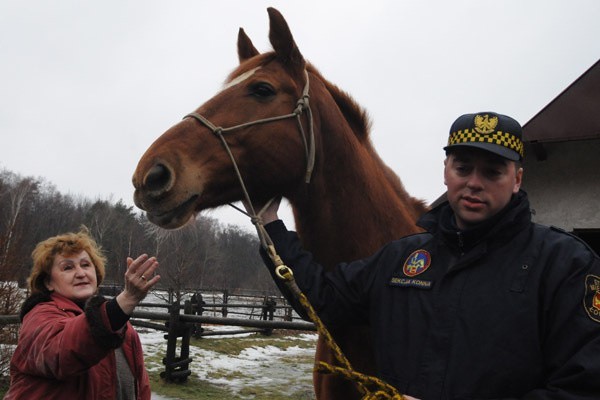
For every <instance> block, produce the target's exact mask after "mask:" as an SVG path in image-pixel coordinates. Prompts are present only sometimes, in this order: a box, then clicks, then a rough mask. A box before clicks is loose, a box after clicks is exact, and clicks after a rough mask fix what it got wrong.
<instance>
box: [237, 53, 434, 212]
mask: <svg viewBox="0 0 600 400" xmlns="http://www.w3.org/2000/svg"><path fill="white" fill-rule="evenodd" d="M275 59H276V55H275V53H274V52H268V53H263V54H260V55H259V56H257V57H252V58H251V59H248V60H246V61H245V62H243V63H242V64H240V66H238V67H237V68H236V69H235V70H234V71H232V72H231V74H229V76H228V77H227V80H226V82H229V81H231V80H232V79H234V78H235V77H236V76H238V75H240V74H241V73H242V71H247V70H250V69H253V68H255V67H259V66H261V65H265V64H267V63H269V62H271V61H273V60H275ZM306 69H307V71H308V72H309V73H311V74H313V75H314V76H316V77H317V78H318V79H319V80H320V81H321V82H322V84H323V85H324V86H325V89H326V90H327V91H328V92H329V94H330V95H331V97H332V98H333V100H334V101H335V103H336V105H337V107H338V108H339V109H340V112H341V113H342V115H343V116H344V118H345V120H346V121H347V123H348V125H349V126H350V129H352V132H353V133H354V135H355V136H356V137H357V139H358V140H359V141H360V142H361V143H362V144H363V146H365V148H366V149H367V151H368V153H369V154H370V155H371V156H372V157H373V160H374V161H375V162H376V163H377V164H378V165H379V166H380V167H381V169H382V171H383V175H384V176H385V178H386V180H387V181H388V182H389V183H390V186H391V187H392V189H393V190H394V192H396V194H397V195H398V197H399V198H402V199H405V200H406V202H407V203H408V204H407V206H408V207H407V209H408V210H409V213H410V214H411V216H412V217H413V218H414V219H415V220H416V219H417V218H418V217H419V216H420V215H421V214H423V213H425V212H426V211H427V210H428V207H427V205H426V203H425V202H424V201H423V200H420V199H416V198H414V197H412V196H410V194H409V193H408V192H407V191H406V189H405V188H404V185H403V184H402V181H401V180H400V178H399V177H398V175H397V174H396V173H395V172H394V171H393V170H392V169H391V168H390V167H389V166H388V165H387V164H386V163H385V162H384V161H383V160H382V159H381V157H380V156H379V154H378V153H377V151H375V148H374V147H373V144H372V142H371V138H370V132H371V126H372V123H371V119H370V117H369V114H368V112H367V111H366V110H365V108H363V107H362V106H360V105H359V104H358V103H357V102H356V101H355V100H354V98H353V97H352V96H351V95H350V94H349V93H348V92H346V91H345V90H342V89H340V88H339V87H338V86H337V85H335V84H334V83H331V82H330V81H329V80H327V79H326V78H324V77H323V75H322V74H321V72H319V70H318V69H317V68H316V67H315V66H314V65H312V64H311V63H309V62H307V64H306Z"/></svg>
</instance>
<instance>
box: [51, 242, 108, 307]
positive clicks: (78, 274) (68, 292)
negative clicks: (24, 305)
mask: <svg viewBox="0 0 600 400" xmlns="http://www.w3.org/2000/svg"><path fill="white" fill-rule="evenodd" d="M46 287H47V288H48V289H49V290H51V291H54V292H55V293H58V294H60V295H61V296H63V297H66V298H68V299H71V300H84V301H85V300H87V299H89V298H90V297H92V296H93V295H94V294H95V293H96V290H97V289H98V279H97V277H96V268H95V267H94V264H93V263H92V260H91V258H90V256H89V255H88V253H87V252H86V251H85V250H84V251H82V252H81V253H79V254H71V255H68V256H65V255H63V254H58V255H56V257H54V263H53V264H52V269H51V270H50V278H49V279H48V281H47V282H46Z"/></svg>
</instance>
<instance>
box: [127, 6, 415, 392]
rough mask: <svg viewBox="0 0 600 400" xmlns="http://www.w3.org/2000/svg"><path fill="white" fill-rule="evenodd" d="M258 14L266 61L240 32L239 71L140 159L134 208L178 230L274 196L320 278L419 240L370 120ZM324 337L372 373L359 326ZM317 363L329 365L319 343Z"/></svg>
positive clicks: (319, 379) (274, 18)
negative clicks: (323, 272) (390, 246)
mask: <svg viewBox="0 0 600 400" xmlns="http://www.w3.org/2000/svg"><path fill="white" fill-rule="evenodd" d="M267 11H268V14H269V21H270V25H269V40H270V43H271V45H272V47H273V51H269V52H266V53H260V52H259V51H258V50H257V49H256V48H255V47H254V45H253V43H252V41H251V40H250V38H249V37H248V36H247V35H246V33H245V31H244V30H243V28H240V29H239V31H238V40H237V52H238V58H239V66H237V68H235V69H234V70H233V72H231V73H230V75H229V76H228V78H227V79H226V81H225V84H224V87H223V89H222V90H221V91H220V92H218V93H217V94H216V95H215V96H214V97H213V98H211V99H209V100H208V101H206V102H205V103H204V104H203V105H201V106H200V107H199V108H197V109H196V110H195V112H193V113H192V114H190V115H188V116H187V117H186V118H184V119H182V120H181V121H180V122H178V123H177V124H175V125H174V126H172V127H171V128H169V129H168V130H167V131H166V132H165V133H164V134H162V135H161V136H160V137H158V139H156V141H155V142H154V143H153V144H151V145H150V147H149V148H148V149H147V150H146V152H145V153H144V154H143V156H142V157H141V159H140V160H139V163H138V165H137V168H136V170H135V172H134V175H133V179H132V180H133V185H134V188H135V192H134V202H135V204H136V205H137V207H139V208H140V209H142V210H144V211H145V212H146V215H147V217H148V219H149V220H150V221H151V222H153V223H154V224H157V225H159V226H161V227H163V228H167V229H176V228H178V227H180V226H182V225H184V224H185V223H186V222H187V221H188V220H190V219H191V218H194V217H195V216H196V214H197V213H199V212H200V211H202V210H205V209H210V208H215V207H219V206H223V205H225V204H228V203H232V202H236V201H239V200H244V198H245V196H246V195H247V196H248V197H249V198H250V199H252V202H253V203H256V204H261V203H262V204H264V203H265V202H267V201H268V199H270V198H273V197H276V196H282V197H284V198H286V199H287V200H288V202H289V204H290V206H291V208H292V212H293V215H294V221H295V225H296V231H297V232H298V235H299V237H300V239H301V241H302V244H303V246H304V247H305V248H306V249H307V250H309V251H311V252H312V253H313V254H314V256H315V259H316V260H319V262H320V263H321V264H322V265H324V266H325V267H326V268H331V267H333V266H334V265H336V264H337V263H339V262H342V261H349V260H354V259H359V258H363V257H366V256H368V255H370V254H372V253H374V252H375V251H376V250H377V249H378V248H380V247H381V246H382V245H383V244H385V243H387V242H389V241H391V240H394V239H397V238H399V237H402V236H405V235H409V234H412V233H415V232H418V231H419V228H417V227H416V226H415V221H416V219H417V218H418V216H419V215H421V214H422V213H424V212H425V211H426V210H427V207H426V206H425V204H424V202H423V201H421V200H419V199H416V198H414V197H411V196H410V195H409V194H408V193H407V191H406V190H405V188H404V186H403V185H402V182H401V180H400V178H399V177H398V176H397V175H396V174H395V173H394V172H393V171H392V169H391V168H389V167H388V166H387V165H386V164H385V163H384V162H383V161H382V159H381V158H380V157H379V156H378V154H377V152H376V151H375V149H374V147H373V145H372V142H371V140H370V138H369V130H370V121H369V118H368V115H367V112H366V111H365V110H364V109H363V108H361V107H360V106H359V105H358V104H357V103H356V102H355V100H354V99H352V97H351V96H350V95H349V94H348V93H346V92H344V91H343V90H341V89H339V88H338V87H337V86H336V85H334V84H332V83H331V82H329V81H328V80H327V79H325V78H324V77H323V76H322V75H321V73H320V72H319V71H318V70H317V69H316V68H315V67H314V66H313V65H312V64H311V63H309V62H307V61H306V60H305V59H304V57H303V55H302V54H301V53H300V51H299V49H298V46H297V45H296V43H295V41H294V38H293V36H292V34H291V31H290V28H289V26H288V24H287V22H286V21H285V19H284V18H283V16H282V15H281V13H280V12H279V11H277V10H276V9H274V8H268V9H267ZM308 111H310V112H308ZM288 117H289V118H288ZM294 117H296V118H294ZM223 127H224V128H223ZM239 179H241V180H242V182H243V184H240V182H239ZM307 182H308V183H307ZM332 335H333V336H334V338H335V340H336V342H337V343H338V344H339V346H340V347H341V349H342V350H343V352H344V354H345V355H346V357H347V358H348V359H349V361H350V362H351V364H352V365H353V367H354V368H355V369H356V370H358V371H360V372H363V373H366V374H371V375H373V374H375V373H376V370H375V365H374V359H373V355H372V353H371V350H370V346H369V335H368V330H367V328H366V327H363V326H359V327H351V328H347V327H346V328H345V329H343V330H341V329H337V330H336V329H333V330H332ZM315 357H316V359H317V360H321V361H325V362H329V363H334V364H335V360H334V357H333V354H332V351H331V350H330V349H329V347H328V346H327V345H326V344H325V343H324V341H323V340H322V337H320V338H319V340H318V343H317V349H316V355H315ZM313 381H314V389H315V393H316V395H317V398H319V399H344V400H347V399H357V398H360V394H359V392H358V391H357V389H356V387H355V385H354V384H353V383H352V382H349V381H347V380H345V379H343V378H340V377H336V376H332V375H329V374H320V373H315V375H314V379H313Z"/></svg>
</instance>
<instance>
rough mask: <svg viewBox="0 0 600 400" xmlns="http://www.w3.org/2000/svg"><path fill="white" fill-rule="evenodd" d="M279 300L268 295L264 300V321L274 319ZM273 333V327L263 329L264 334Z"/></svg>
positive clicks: (269, 334)
mask: <svg viewBox="0 0 600 400" xmlns="http://www.w3.org/2000/svg"><path fill="white" fill-rule="evenodd" d="M276 305H277V302H276V301H275V299H273V298H272V297H266V296H265V299H264V300H263V310H262V318H261V319H262V320H263V321H267V320H269V321H273V317H274V316H275V306H276ZM272 333H273V329H272V328H267V329H265V330H264V331H263V335H266V336H271V334H272Z"/></svg>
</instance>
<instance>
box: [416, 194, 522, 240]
mask: <svg viewBox="0 0 600 400" xmlns="http://www.w3.org/2000/svg"><path fill="white" fill-rule="evenodd" d="M530 223H531V210H530V208H529V200H528V198H527V193H526V192H525V191H523V190H520V191H519V192H518V193H517V194H515V195H513V197H512V199H511V200H510V202H509V203H508V204H507V206H506V207H505V208H504V209H503V210H502V211H500V212H499V213H498V214H496V215H495V216H493V217H492V218H490V219H488V220H486V221H484V222H482V223H481V224H479V225H478V226H475V227H473V228H471V229H467V230H460V229H459V228H458V227H457V226H456V223H455V220H454V211H452V209H451V208H450V205H449V203H448V202H447V201H445V202H443V203H441V204H440V205H438V206H437V207H435V208H434V209H432V210H431V211H429V212H428V213H426V214H425V215H423V216H422V217H421V218H420V219H419V221H417V225H418V226H420V227H422V228H424V229H425V230H427V231H428V232H430V233H432V234H434V235H436V234H439V235H442V237H443V238H444V239H445V240H446V241H447V242H448V243H450V244H453V245H454V246H458V247H460V248H462V249H464V250H468V249H470V248H471V247H473V246H474V245H476V244H477V243H479V242H481V241H484V240H487V239H488V238H490V237H494V238H497V239H502V238H509V237H513V236H514V235H516V234H517V233H518V232H519V231H520V230H521V229H523V228H524V227H525V226H526V225H528V224H530Z"/></svg>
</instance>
